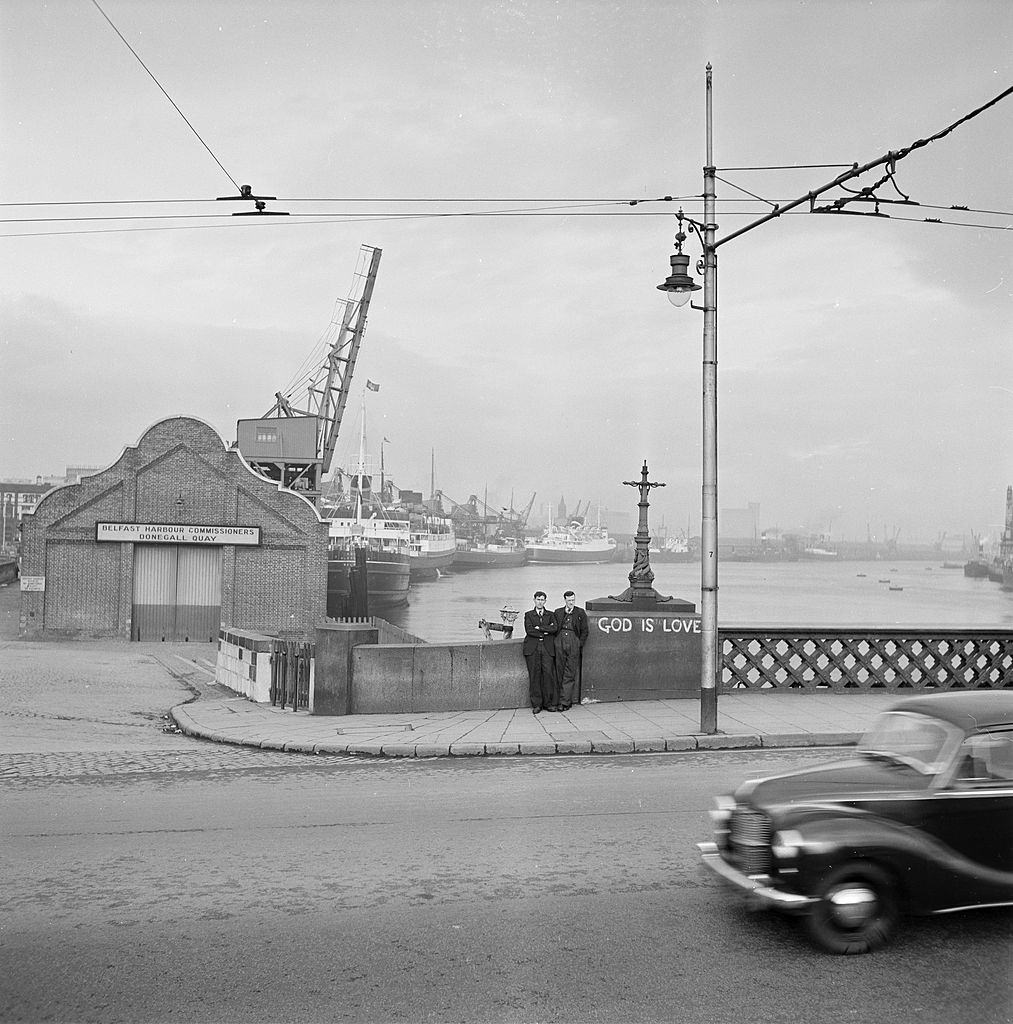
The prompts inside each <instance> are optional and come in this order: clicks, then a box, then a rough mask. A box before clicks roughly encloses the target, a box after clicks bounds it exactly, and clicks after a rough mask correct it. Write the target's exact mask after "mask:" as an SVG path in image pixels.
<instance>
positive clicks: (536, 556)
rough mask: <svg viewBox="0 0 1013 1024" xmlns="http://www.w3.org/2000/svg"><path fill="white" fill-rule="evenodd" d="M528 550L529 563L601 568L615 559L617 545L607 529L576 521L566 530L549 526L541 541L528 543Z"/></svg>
mask: <svg viewBox="0 0 1013 1024" xmlns="http://www.w3.org/2000/svg"><path fill="white" fill-rule="evenodd" d="M525 550H526V551H527V553H528V561H529V562H536V563H537V562H550V563H563V564H573V563H579V562H583V563H593V564H594V563H597V564H600V563H602V562H611V561H612V559H613V558H614V557H615V553H616V542H615V541H614V540H613V539H612V538H611V537H610V536H609V535H608V530H606V529H605V527H603V526H600V525H599V526H587V525H585V523H584V522H583V521H582V520H580V519H572V520H570V523H569V524H568V525H566V526H560V525H556V524H553V523H549V526H548V528H547V529H546V530H545V532H544V533H543V534H542V536H541V537H539V538H538V539H537V540H529V541H527V542H526V543H525Z"/></svg>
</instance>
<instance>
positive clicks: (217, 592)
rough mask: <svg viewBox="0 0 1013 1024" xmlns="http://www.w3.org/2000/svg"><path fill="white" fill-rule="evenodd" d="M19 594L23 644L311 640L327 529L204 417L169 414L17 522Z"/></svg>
mask: <svg viewBox="0 0 1013 1024" xmlns="http://www.w3.org/2000/svg"><path fill="white" fill-rule="evenodd" d="M21 591H22V602H21V632H22V634H23V635H24V636H27V637H45V636H83V637H120V638H122V639H124V640H128V639H129V640H143V641H163V640H164V641H176V642H181V641H195V642H196V641H199V642H207V641H209V640H215V639H217V637H218V632H219V629H220V628H221V627H222V626H223V625H224V626H227V627H228V628H231V629H242V630H252V631H256V632H261V633H267V634H273V635H277V636H282V637H290V638H308V637H310V636H311V635H312V633H313V630H314V628H315V626H316V625H317V623H318V622H320V621H321V620H322V619H323V617H324V615H325V612H326V595H327V524H326V522H325V521H324V520H322V519H321V517H320V515H319V514H318V512H317V510H316V508H315V507H314V505H313V504H312V502H310V501H309V500H307V499H306V498H305V497H303V496H301V495H299V494H295V493H293V492H292V491H289V490H285V489H282V487H281V486H280V485H279V484H278V483H277V482H274V481H271V480H267V479H265V478H264V477H262V476H260V475H259V474H257V473H256V472H254V470H253V469H252V468H251V467H250V465H249V463H248V462H247V461H246V460H245V459H244V458H243V456H242V455H241V454H240V453H239V452H238V451H237V450H235V449H234V448H229V447H228V446H227V445H226V444H225V442H224V441H223V440H222V439H221V437H219V436H218V434H217V432H216V431H215V430H214V429H213V428H211V427H210V426H208V425H207V424H206V423H203V422H201V421H200V420H196V419H192V418H188V417H182V416H178V417H171V418H169V419H165V420H161V421H160V422H158V423H156V424H154V425H153V426H152V427H151V428H149V429H148V430H147V431H146V432H145V433H144V435H143V436H142V437H141V439H140V440H139V441H138V442H137V444H136V445H135V446H133V447H128V448H125V449H124V451H123V454H122V455H121V456H120V458H119V459H118V460H117V461H116V462H115V463H114V464H113V465H112V466H110V467H109V468H108V469H105V470H102V471H100V472H98V473H95V474H93V475H91V476H87V477H84V478H82V479H81V480H80V482H79V483H75V484H70V485H67V486H64V487H57V488H55V489H54V490H51V491H49V492H48V493H46V494H45V495H44V496H43V497H42V498H41V500H40V501H39V503H38V505H37V506H36V508H35V512H34V513H33V514H31V515H27V516H25V518H24V521H23V527H22V538H21Z"/></svg>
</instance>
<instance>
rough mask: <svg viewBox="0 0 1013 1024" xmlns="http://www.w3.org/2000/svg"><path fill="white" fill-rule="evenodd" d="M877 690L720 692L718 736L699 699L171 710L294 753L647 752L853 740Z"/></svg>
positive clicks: (206, 732)
mask: <svg viewBox="0 0 1013 1024" xmlns="http://www.w3.org/2000/svg"><path fill="white" fill-rule="evenodd" d="M896 700H897V695H896V694H883V693H861V694H856V693H847V694H836V693H816V694H799V693H757V692H746V693H730V694H721V695H720V696H719V698H718V732H717V733H713V734H705V733H701V732H700V703H699V701H698V700H696V699H677V700H646V701H626V702H623V701H616V702H608V703H605V702H601V703H593V704H582V705H579V706H577V705H575V706H574V707H572V708H571V709H570V710H569V711H565V712H558V713H550V712H542V714H540V715H534V714H532V713H531V709H530V708H504V709H502V710H499V711H441V712H418V713H415V714H389V715H345V716H340V717H329V716H328V717H325V716H316V715H311V714H309V713H308V712H306V711H298V712H297V711H292V710H291V708H287V709H283V708H278V707H273V706H271V705H269V704H255V703H253V702H252V701H249V700H247V699H246V698H243V697H234V698H225V699H222V698H221V697H214V698H210V699H208V698H200V697H198V698H197V699H196V700H193V701H191V702H188V703H186V704H181V705H178V706H177V707H174V708H173V709H172V712H171V714H172V718H173V720H174V721H175V722H176V725H177V726H178V727H179V728H180V730H182V731H183V732H184V733H186V734H188V735H190V736H198V737H201V738H203V739H207V740H214V741H216V742H218V743H233V744H240V745H243V746H248V747H260V748H261V749H263V750H284V751H288V752H294V753H301V754H346V755H347V754H357V755H371V756H374V757H389V758H398V757H492V756H517V755H548V754H629V753H641V752H648V751H669V750H678V751H692V750H735V749H746V748H784V747H817V746H819V747H824V746H848V745H850V744H854V743H855V742H856V740H857V739H858V737H859V736H860V735H861V734H862V733H863V732H865V730H866V729H867V728H868V726H869V724H870V723H871V721H872V719H873V718H874V717H875V716H876V714H878V712H879V711H881V710H883V709H884V708H886V707H888V706H890V705H891V704H893V703H895V702H896Z"/></svg>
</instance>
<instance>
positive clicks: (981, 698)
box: [890, 690, 1013, 732]
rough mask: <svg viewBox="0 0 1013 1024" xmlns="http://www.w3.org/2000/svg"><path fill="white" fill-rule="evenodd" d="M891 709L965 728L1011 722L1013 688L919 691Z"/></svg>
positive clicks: (970, 729)
mask: <svg viewBox="0 0 1013 1024" xmlns="http://www.w3.org/2000/svg"><path fill="white" fill-rule="evenodd" d="M890 710H891V711H914V712H918V713H921V714H924V715H932V716H933V717H935V718H942V719H944V720H945V721H947V722H952V723H953V724H954V725H956V726H959V727H960V728H961V729H963V730H964V731H965V732H973V731H975V730H976V729H985V728H993V727H995V726H1002V725H1013V690H946V691H944V692H942V693H922V694H919V695H918V696H917V697H909V698H907V699H906V700H904V701H901V702H900V703H898V704H894V705H893V706H892V707H891V708H890Z"/></svg>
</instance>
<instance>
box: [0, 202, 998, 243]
mask: <svg viewBox="0 0 1013 1024" xmlns="http://www.w3.org/2000/svg"><path fill="white" fill-rule="evenodd" d="M947 209H948V207H947ZM754 212H755V211H751V210H750V211H746V210H742V211H734V212H729V211H727V210H726V211H724V215H725V216H729V217H751V216H753V215H754ZM665 215H666V216H671V214H665ZM698 215H699V216H702V214H698ZM827 215H828V216H833V214H832V213H831V214H827ZM515 216H527V217H530V216H536V215H534V214H522V215H515ZM549 216H556V217H559V216H570V217H629V216H634V217H655V216H662V213H661V211H649V212H645V213H637V214H630V213H627V212H624V211H613V212H608V213H605V212H602V213H587V214H566V215H564V214H550V215H549ZM781 216H783V217H808V216H812V214H810V213H809V211H807V210H796V211H792V210H785V211H782V213H781ZM869 216H872V215H871V214H870V215H869ZM1003 216H1009V215H1008V214H1004V215H1003ZM311 217H312V218H314V219H308V218H311ZM315 218H316V215H313V214H307V215H305V218H304V217H302V216H300V215H293V216H291V217H287V218H286V219H285V220H284V221H280V220H279V221H271V222H270V223H272V224H274V225H275V226H277V227H281V226H282V225H283V224H289V225H290V226H293V227H295V226H297V225H298V226H300V227H309V226H313V225H317V226H320V225H324V224H326V225H331V226H333V225H337V224H377V223H385V222H387V221H390V220H416V219H418V218H416V217H411V216H407V215H406V216H404V217H365V216H363V217H347V218H343V219H339V218H338V217H337V216H335V217H333V218H327V219H325V220H318V219H315ZM882 219H883V220H893V221H904V222H907V223H910V224H941V225H945V226H950V227H960V228H972V229H975V230H978V231H1010V230H1013V224H975V223H971V222H966V221H948V220H942V219H941V218H935V217H920V218H919V217H896V216H893V215H890V216H883V217H882ZM0 223H3V222H2V221H0ZM247 226H249V222H248V221H247V222H239V221H233V220H232V219H231V218H230V217H223V218H222V219H221V223H218V224H165V225H161V226H154V225H145V226H143V227H134V228H129V227H121V228H72V229H70V230H67V231H6V232H0V238H47V237H53V236H65V235H109V234H130V233H136V232H142V231H148V232H150V231H221V230H225V229H229V228H242V227H247Z"/></svg>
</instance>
